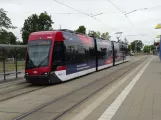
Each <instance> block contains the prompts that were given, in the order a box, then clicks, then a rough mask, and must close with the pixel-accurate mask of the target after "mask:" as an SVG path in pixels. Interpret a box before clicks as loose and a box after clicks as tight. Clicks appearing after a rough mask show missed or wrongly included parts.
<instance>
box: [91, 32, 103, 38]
mask: <svg viewBox="0 0 161 120" xmlns="http://www.w3.org/2000/svg"><path fill="white" fill-rule="evenodd" d="M88 35H89V36H93V37H96V38H100V35H101V33H100V32H99V31H97V32H96V31H93V30H90V31H89V32H88Z"/></svg>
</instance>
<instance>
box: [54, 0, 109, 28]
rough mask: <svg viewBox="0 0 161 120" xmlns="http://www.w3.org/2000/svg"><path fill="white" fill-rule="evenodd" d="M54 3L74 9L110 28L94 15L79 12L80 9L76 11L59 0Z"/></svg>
mask: <svg viewBox="0 0 161 120" xmlns="http://www.w3.org/2000/svg"><path fill="white" fill-rule="evenodd" d="M53 1H55V2H57V3H59V4H61V5H64V6H66V7H68V8H70V9H72V10H75V11H77V12H79V13H81V14H84V15H86V16H88V17H90V18H92V19H94V20H96V21H97V22H99V23H101V24H104V25H106V26H107V27H109V26H108V25H107V24H105V23H104V22H102V21H100V20H98V19H96V18H95V17H94V16H92V15H89V14H87V13H85V12H82V11H80V10H78V9H75V8H73V7H71V6H69V5H66V4H64V3H62V2H59V1H58V0H53ZM95 16H96V15H95Z"/></svg>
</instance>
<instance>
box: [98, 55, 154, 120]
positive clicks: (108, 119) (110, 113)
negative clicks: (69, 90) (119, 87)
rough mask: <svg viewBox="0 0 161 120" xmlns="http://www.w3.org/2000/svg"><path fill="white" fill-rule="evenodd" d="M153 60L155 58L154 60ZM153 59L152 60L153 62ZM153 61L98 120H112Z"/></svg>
mask: <svg viewBox="0 0 161 120" xmlns="http://www.w3.org/2000/svg"><path fill="white" fill-rule="evenodd" d="M152 59H153V58H152ZM152 59H151V60H152ZM151 60H150V61H149V62H148V63H147V64H146V65H145V66H144V67H143V69H142V70H141V71H140V72H139V73H138V74H137V75H136V76H135V78H134V79H133V80H132V81H131V82H130V83H129V84H128V86H126V88H125V89H124V90H123V91H122V92H121V94H120V95H119V96H118V97H117V98H116V99H115V101H114V102H113V103H112V104H111V105H110V106H109V107H108V108H107V109H106V111H105V112H104V113H103V114H102V115H101V116H100V118H99V119H98V120H111V119H112V118H113V116H114V115H115V113H116V112H117V110H118V108H119V107H120V106H121V104H122V102H123V101H124V100H125V98H126V97H127V95H128V94H129V92H130V91H131V90H132V88H133V87H134V85H135V84H136V82H137V81H138V80H139V78H140V77H141V75H142V74H143V73H144V71H145V69H146V68H147V67H148V65H149V63H150V62H151Z"/></svg>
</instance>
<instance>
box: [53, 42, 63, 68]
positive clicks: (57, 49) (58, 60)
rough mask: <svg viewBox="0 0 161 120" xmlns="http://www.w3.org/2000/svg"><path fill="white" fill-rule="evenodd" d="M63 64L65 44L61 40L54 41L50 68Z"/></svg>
mask: <svg viewBox="0 0 161 120" xmlns="http://www.w3.org/2000/svg"><path fill="white" fill-rule="evenodd" d="M63 65H65V46H64V44H63V42H56V43H55V45H54V49H53V54H52V70H53V69H55V68H56V67H57V66H63Z"/></svg>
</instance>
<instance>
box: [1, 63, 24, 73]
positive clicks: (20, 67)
mask: <svg viewBox="0 0 161 120" xmlns="http://www.w3.org/2000/svg"><path fill="white" fill-rule="evenodd" d="M5 68H6V72H10V71H16V66H15V63H14V62H6V63H5ZM24 69H25V62H24V61H18V62H17V70H18V71H19V70H24ZM2 72H3V63H2V62H0V73H2Z"/></svg>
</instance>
